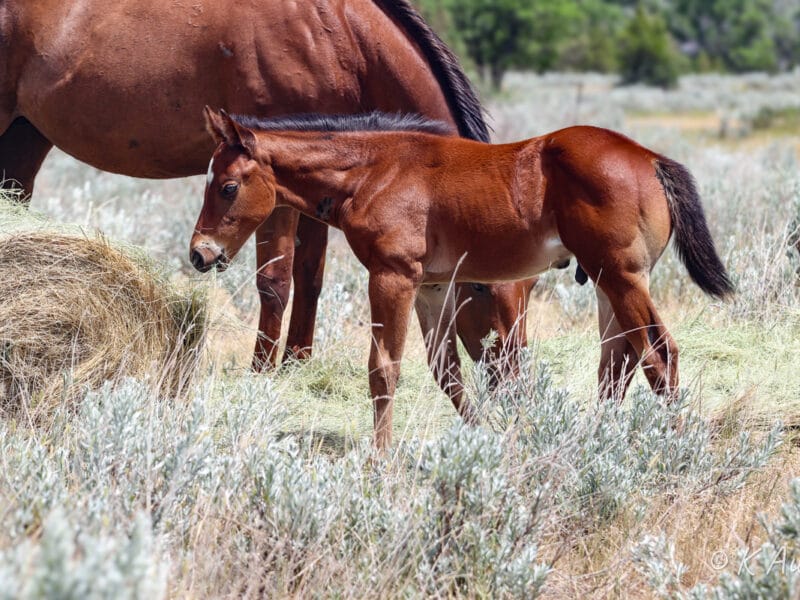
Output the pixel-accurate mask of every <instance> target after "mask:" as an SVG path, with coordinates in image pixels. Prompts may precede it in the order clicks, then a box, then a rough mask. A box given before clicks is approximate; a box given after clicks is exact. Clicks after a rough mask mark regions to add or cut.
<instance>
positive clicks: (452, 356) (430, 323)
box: [414, 284, 475, 423]
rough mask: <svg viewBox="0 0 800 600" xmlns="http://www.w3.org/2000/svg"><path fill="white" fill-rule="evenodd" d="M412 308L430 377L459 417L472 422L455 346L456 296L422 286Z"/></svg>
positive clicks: (439, 286)
mask: <svg viewBox="0 0 800 600" xmlns="http://www.w3.org/2000/svg"><path fill="white" fill-rule="evenodd" d="M414 306H415V308H416V312H417V318H418V319H419V326H420V328H421V329H422V337H423V338H424V339H425V349H426V351H427V353H428V366H429V367H430V369H431V372H432V373H433V377H434V378H435V379H436V383H437V384H439V387H440V388H442V391H444V393H445V394H447V395H448V396H449V398H450V401H451V402H452V403H453V406H455V408H456V410H457V411H458V413H459V414H460V415H461V416H462V418H463V419H464V420H465V421H466V422H468V423H471V422H473V421H474V419H475V418H474V414H473V411H472V410H471V408H470V405H469V403H468V401H467V400H466V398H464V384H463V382H462V379H461V360H460V359H459V357H458V348H457V345H456V319H455V316H456V301H455V293H454V291H453V289H452V288H451V287H450V286H448V285H446V284H436V285H423V286H420V288H419V292H417V299H416V302H415V305H414Z"/></svg>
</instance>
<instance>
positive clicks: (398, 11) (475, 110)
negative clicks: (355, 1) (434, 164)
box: [375, 0, 489, 142]
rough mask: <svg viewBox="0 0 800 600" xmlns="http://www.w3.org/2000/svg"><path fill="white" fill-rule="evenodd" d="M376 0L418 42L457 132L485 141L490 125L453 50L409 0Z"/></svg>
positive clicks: (487, 137) (487, 138) (486, 140)
mask: <svg viewBox="0 0 800 600" xmlns="http://www.w3.org/2000/svg"><path fill="white" fill-rule="evenodd" d="M375 2H376V4H378V6H380V7H381V8H382V9H383V11H384V12H385V13H386V14H387V15H389V16H390V17H392V18H394V19H395V20H396V21H397V22H398V23H399V24H400V26H401V27H402V28H403V29H404V30H405V32H406V33H407V34H408V35H409V37H410V38H411V39H412V40H414V42H416V44H417V46H419V48H420V50H421V51H422V53H423V54H424V56H425V60H427V61H428V64H429V65H430V67H431V70H432V71H433V74H434V76H435V77H436V79H437V80H438V81H439V85H441V87H442V92H444V97H445V99H446V100H447V105H448V106H449V107H450V111H451V112H452V113H453V118H454V120H455V122H456V124H457V125H458V132H459V133H460V134H461V135H462V136H463V137H465V138H470V139H472V140H478V141H479V142H488V141H489V127H488V125H487V124H486V120H485V119H484V117H483V107H482V106H481V102H480V100H478V95H477V94H476V93H475V89H474V88H473V87H472V84H471V83H470V81H469V79H468V78H467V76H466V75H465V74H464V70H463V69H462V68H461V65H460V64H459V62H458V58H457V57H456V55H455V54H453V51H452V50H450V48H448V47H447V45H446V44H445V43H444V42H443V41H442V39H441V38H440V37H439V36H438V35H436V32H435V31H433V29H431V28H430V26H429V25H428V24H427V23H426V22H425V21H424V20H423V18H422V17H421V16H420V14H419V13H418V12H417V10H416V9H415V8H414V6H413V5H412V4H411V2H409V0H375Z"/></svg>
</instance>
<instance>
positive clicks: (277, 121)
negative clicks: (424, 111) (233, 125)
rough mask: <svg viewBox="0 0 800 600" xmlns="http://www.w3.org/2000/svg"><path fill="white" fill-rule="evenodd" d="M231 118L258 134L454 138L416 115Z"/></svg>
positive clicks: (450, 130) (442, 127)
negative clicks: (392, 133) (408, 133)
mask: <svg viewBox="0 0 800 600" xmlns="http://www.w3.org/2000/svg"><path fill="white" fill-rule="evenodd" d="M232 118H233V119H234V120H235V121H236V122H237V123H239V125H242V126H244V127H247V128H248V129H255V130H258V131H325V132H340V131H412V132H419V133H431V134H434V135H452V134H453V128H452V127H451V126H450V125H448V124H447V123H443V122H442V121H434V120H433V119H427V118H425V117H423V116H421V115H416V114H403V113H395V114H388V113H382V112H378V111H375V112H371V113H363V114H359V115H321V114H305V115H302V114H301V115H287V116H285V117H275V118H267V119H259V118H257V117H252V116H248V115H232Z"/></svg>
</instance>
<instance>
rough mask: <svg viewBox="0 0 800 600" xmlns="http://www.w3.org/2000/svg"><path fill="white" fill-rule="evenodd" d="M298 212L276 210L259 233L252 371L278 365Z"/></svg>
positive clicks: (283, 209) (282, 209) (257, 239)
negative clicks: (257, 314)
mask: <svg viewBox="0 0 800 600" xmlns="http://www.w3.org/2000/svg"><path fill="white" fill-rule="evenodd" d="M298 214H299V213H298V212H297V211H296V210H294V209H291V208H288V207H278V208H276V209H275V210H274V211H273V213H272V215H270V217H269V219H267V220H266V221H265V222H264V223H263V224H262V225H261V226H260V227H259V228H258V229H257V230H256V260H257V265H258V273H257V274H256V287H257V288H258V296H259V300H260V301H261V314H260V317H259V321H258V337H257V338H256V347H255V352H254V354H253V369H254V370H255V371H262V370H264V369H267V368H271V367H274V366H276V361H277V359H278V346H279V344H280V340H281V323H282V321H283V312H284V310H286V303H287V302H288V301H289V290H290V288H291V280H292V261H293V259H294V243H295V235H296V232H297V218H298Z"/></svg>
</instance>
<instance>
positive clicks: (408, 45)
mask: <svg viewBox="0 0 800 600" xmlns="http://www.w3.org/2000/svg"><path fill="white" fill-rule="evenodd" d="M206 104H210V105H213V106H221V107H225V108H227V109H228V110H230V111H233V112H238V113H247V114H256V115H260V116H270V115H279V114H286V113H296V112H308V111H314V112H323V113H347V112H362V111H363V110H365V109H381V110H384V111H409V112H416V113H421V114H424V115H427V116H429V117H432V118H436V119H440V120H443V121H445V122H448V123H451V124H454V125H455V126H456V128H457V131H458V132H459V133H460V134H461V135H463V136H465V137H469V138H473V139H478V140H487V139H488V132H487V127H486V124H485V122H484V120H483V115H482V110H481V106H480V103H479V101H478V99H477V98H476V96H475V94H474V92H473V90H472V88H471V86H470V84H469V82H468V80H467V78H466V77H465V76H464V73H463V72H462V71H461V69H460V67H459V65H458V61H457V59H456V58H455V56H454V55H453V54H452V53H451V52H450V51H449V50H448V48H447V47H446V46H445V45H444V44H443V43H442V42H441V40H440V39H439V38H438V37H437V36H436V34H435V33H434V32H433V31H431V30H430V28H429V27H428V26H427V25H426V24H425V22H424V21H423V20H422V19H421V18H420V16H419V15H418V14H417V12H416V11H415V10H414V9H413V7H412V6H411V5H410V3H409V2H408V1H407V0H324V1H322V0H321V1H317V2H285V1H283V0H261V1H258V2H236V1H235V0H222V1H219V0H215V1H210V0H192V1H191V2H189V1H188V0H171V1H167V2H165V1H163V0H118V1H116V2H107V1H106V0H37V1H36V2H33V1H30V0H0V134H1V135H0V179H4V178H7V179H13V180H15V181H16V182H18V184H20V185H21V186H22V188H23V189H24V190H25V191H26V192H27V193H31V192H32V190H33V183H34V178H35V176H36V174H37V172H38V171H39V168H40V167H41V164H42V161H43V160H44V158H45V156H46V155H47V153H48V152H49V150H50V149H51V148H52V146H53V145H56V146H58V147H59V148H61V149H62V150H64V151H65V152H67V153H69V154H71V155H72V156H74V157H76V158H77V159H79V160H81V161H83V162H85V163H88V164H90V165H92V166H94V167H97V168H99V169H102V170H105V171H111V172H114V173H121V174H124V175H131V176H135V177H149V178H167V177H181V176H187V175H195V174H198V173H203V172H205V171H206V165H207V162H208V156H209V155H210V153H211V151H212V149H213V147H212V144H211V140H210V139H209V138H208V135H207V134H206V131H205V127H204V123H203V119H202V108H203V106H204V105H206ZM6 185H8V182H6ZM165 208H166V207H165ZM256 241H257V260H258V274H257V286H258V290H259V293H260V294H259V295H260V301H261V314H260V321H259V335H258V339H257V341H256V347H255V354H254V358H253V364H254V367H255V368H257V369H260V368H262V367H264V366H265V365H269V364H273V363H275V362H276V361H277V358H278V356H277V348H278V340H279V338H280V331H281V320H282V315H283V312H284V307H285V306H286V304H287V300H288V296H289V288H290V282H291V279H292V276H293V278H294V282H295V296H294V305H293V309H292V319H291V324H290V327H289V334H288V340H287V346H286V348H287V354H290V353H291V354H295V355H298V356H301V357H302V356H305V355H307V354H308V353H309V352H310V348H311V344H312V339H313V327H314V320H315V316H316V307H317V299H318V296H319V291H320V286H321V282H322V272H323V268H324V256H325V247H326V245H327V227H326V226H325V225H324V224H321V223H317V222H315V221H313V220H310V219H307V218H300V219H299V221H298V213H297V212H296V211H294V210H291V209H282V210H278V211H275V213H274V214H273V216H272V217H271V218H270V219H269V220H268V221H267V222H265V223H264V224H263V225H262V226H261V227H259V229H258V231H257V232H256ZM296 241H299V244H296ZM279 257H283V259H282V260H278V258H279ZM530 284H531V282H524V283H520V284H514V285H497V286H489V287H486V286H474V287H473V286H470V285H466V286H461V289H460V296H461V298H462V299H468V298H472V299H473V301H472V302H470V303H467V304H466V306H464V308H463V310H462V312H461V315H460V318H459V325H460V327H459V333H460V334H461V337H462V340H463V341H464V343H465V345H466V348H467V350H468V351H469V353H470V354H471V355H472V357H473V358H476V359H477V358H478V357H479V356H480V354H481V345H480V339H481V337H483V336H484V335H486V333H488V331H489V330H490V329H494V330H496V331H498V332H499V334H500V339H501V340H502V339H504V338H505V337H507V336H512V339H513V341H514V343H515V344H524V321H522V326H520V327H517V328H516V332H514V331H515V330H513V329H512V327H513V325H514V323H515V322H516V321H517V318H518V317H519V316H520V315H523V316H524V311H521V309H523V308H524V307H525V302H526V301H527V292H528V291H529V289H530ZM420 308H421V309H423V310H422V312H421V313H420V318H421V319H423V320H425V321H426V324H427V327H426V329H427V331H429V332H430V331H432V330H433V328H434V326H435V322H436V318H435V317H434V316H433V314H432V313H431V311H430V310H425V307H422V306H421V307H420ZM454 344H455V342H454V341H453V345H454Z"/></svg>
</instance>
